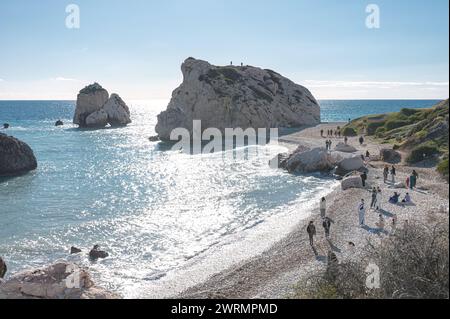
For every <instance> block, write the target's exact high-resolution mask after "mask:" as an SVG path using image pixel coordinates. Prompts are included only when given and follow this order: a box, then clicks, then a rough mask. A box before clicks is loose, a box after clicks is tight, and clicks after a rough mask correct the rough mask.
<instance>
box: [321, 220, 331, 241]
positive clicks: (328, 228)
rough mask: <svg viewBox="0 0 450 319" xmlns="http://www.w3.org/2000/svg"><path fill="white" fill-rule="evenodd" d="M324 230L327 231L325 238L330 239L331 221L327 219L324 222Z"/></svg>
mask: <svg viewBox="0 0 450 319" xmlns="http://www.w3.org/2000/svg"><path fill="white" fill-rule="evenodd" d="M322 226H323V229H324V230H325V237H326V238H330V228H331V220H330V219H329V218H328V217H325V218H324V219H323V222H322Z"/></svg>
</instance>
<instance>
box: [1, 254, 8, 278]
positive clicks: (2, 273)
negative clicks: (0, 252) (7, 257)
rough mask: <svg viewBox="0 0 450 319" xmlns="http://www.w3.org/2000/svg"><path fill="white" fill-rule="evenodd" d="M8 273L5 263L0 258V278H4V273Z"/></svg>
mask: <svg viewBox="0 0 450 319" xmlns="http://www.w3.org/2000/svg"><path fill="white" fill-rule="evenodd" d="M7 271H8V267H6V263H5V261H4V260H3V259H2V257H0V278H3V277H5V274H6V272H7Z"/></svg>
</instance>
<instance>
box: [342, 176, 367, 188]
mask: <svg viewBox="0 0 450 319" xmlns="http://www.w3.org/2000/svg"><path fill="white" fill-rule="evenodd" d="M341 188H342V190H346V189H350V188H363V184H362V180H361V177H360V176H357V175H352V176H348V177H345V178H343V179H342V181H341Z"/></svg>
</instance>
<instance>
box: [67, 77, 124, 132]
mask: <svg viewBox="0 0 450 319" xmlns="http://www.w3.org/2000/svg"><path fill="white" fill-rule="evenodd" d="M73 123H74V124H78V125H79V126H80V127H105V126H106V125H107V124H110V125H111V126H121V125H127V124H129V123H131V118H130V110H129V108H128V106H127V105H126V104H125V102H124V101H123V100H122V99H121V98H120V96H118V95H117V94H114V93H113V94H111V96H109V93H108V91H106V90H105V89H104V88H102V87H101V86H100V85H99V84H98V83H94V84H91V85H89V86H87V87H85V88H84V89H82V90H81V91H80V93H79V94H78V97H77V105H76V109H75V115H74V118H73Z"/></svg>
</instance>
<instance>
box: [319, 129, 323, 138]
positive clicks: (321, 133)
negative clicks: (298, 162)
mask: <svg viewBox="0 0 450 319" xmlns="http://www.w3.org/2000/svg"><path fill="white" fill-rule="evenodd" d="M320 137H323V129H321V130H320Z"/></svg>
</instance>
